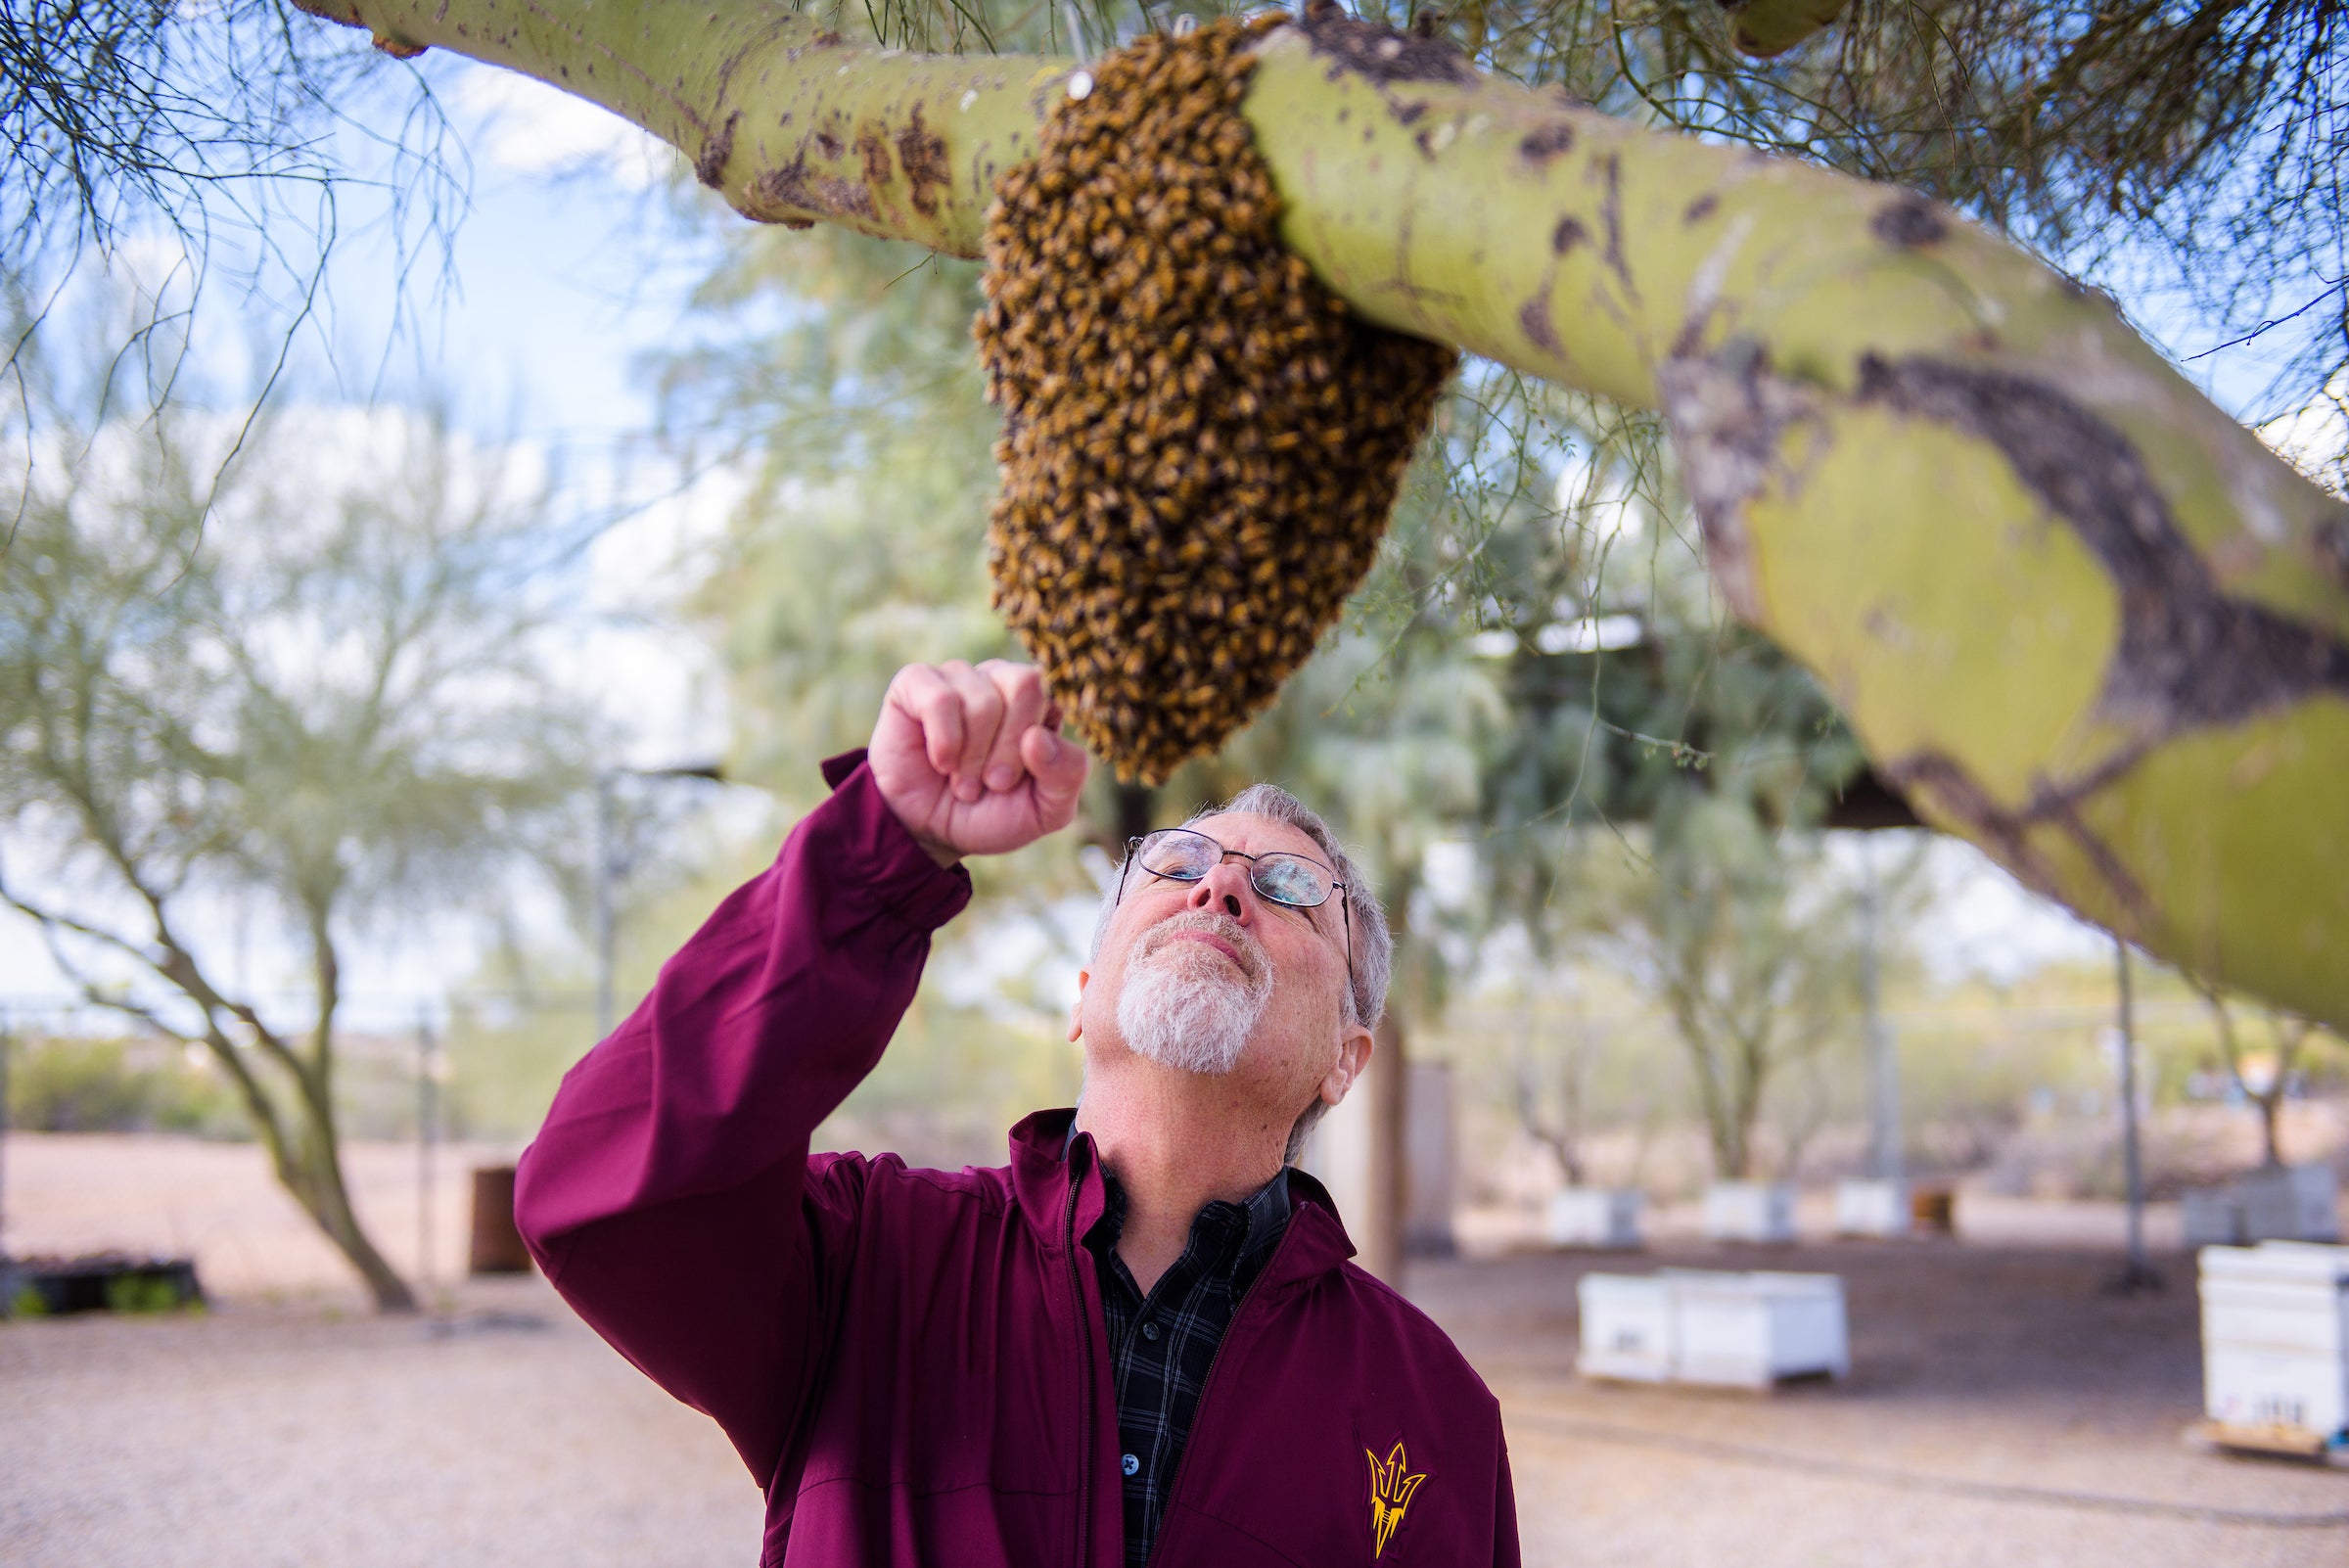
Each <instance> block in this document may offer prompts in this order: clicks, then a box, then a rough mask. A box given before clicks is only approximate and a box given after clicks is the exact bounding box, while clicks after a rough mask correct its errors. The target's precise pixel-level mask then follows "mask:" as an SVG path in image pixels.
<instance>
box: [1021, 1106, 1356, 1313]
mask: <svg viewBox="0 0 2349 1568" xmlns="http://www.w3.org/2000/svg"><path fill="white" fill-rule="evenodd" d="M1076 1121H1077V1112H1076V1111H1075V1110H1074V1109H1073V1108H1066V1107H1064V1108H1062V1109H1060V1110H1055V1111H1037V1112H1036V1113H1035V1114H1034V1115H1032V1116H1030V1117H1028V1118H1027V1119H1026V1120H1024V1121H1022V1122H1021V1123H1020V1125H1019V1126H1017V1127H1015V1128H1013V1129H1012V1130H1011V1186H1012V1191H1013V1193H1014V1194H1015V1195H1016V1196H1017V1197H1018V1199H1019V1203H1020V1212H1021V1213H1022V1214H1023V1215H1024V1216H1026V1217H1027V1221H1028V1225H1029V1228H1030V1229H1031V1230H1033V1231H1034V1232H1035V1234H1036V1240H1037V1241H1038V1242H1039V1243H1041V1244H1042V1246H1043V1247H1044V1249H1045V1250H1046V1251H1047V1252H1058V1251H1059V1250H1061V1249H1062V1248H1063V1247H1065V1246H1067V1245H1068V1242H1069V1192H1070V1188H1071V1184H1072V1183H1074V1184H1075V1189H1076V1193H1077V1217H1076V1220H1077V1222H1076V1233H1077V1235H1078V1236H1080V1237H1082V1235H1083V1234H1084V1233H1085V1232H1086V1231H1087V1230H1090V1229H1091V1228H1092V1227H1093V1224H1094V1222H1096V1221H1098V1220H1099V1219H1100V1218H1101V1215H1102V1212H1103V1211H1104V1210H1105V1209H1106V1208H1107V1206H1108V1201H1109V1200H1108V1193H1107V1190H1106V1189H1105V1187H1104V1186H1103V1183H1102V1180H1101V1161H1100V1156H1099V1154H1098V1152H1097V1151H1096V1150H1095V1149H1094V1148H1093V1137H1092V1134H1091V1133H1089V1132H1078V1133H1076V1134H1075V1135H1074V1136H1071V1133H1070V1130H1071V1129H1072V1128H1073V1127H1074V1126H1075V1124H1076ZM1064 1150H1065V1151H1066V1157H1065V1158H1064V1157H1063V1151H1064ZM1289 1202H1290V1205H1291V1213H1290V1216H1289V1234H1288V1235H1287V1237H1286V1238H1285V1239H1284V1241H1283V1242H1282V1245H1281V1246H1280V1247H1279V1249H1278V1250H1277V1251H1275V1252H1274V1253H1273V1255H1272V1262H1271V1263H1270V1265H1268V1266H1267V1268H1266V1271H1265V1274H1264V1276H1263V1278H1262V1279H1261V1280H1260V1281H1259V1284H1260V1285H1262V1286H1263V1287H1264V1288H1266V1289H1272V1288H1275V1287H1277V1286H1280V1285H1284V1284H1294V1283H1297V1282H1299V1281H1302V1280H1306V1279H1311V1278H1313V1277H1315V1276H1317V1275H1320V1274H1324V1273H1327V1272H1328V1271H1329V1270H1331V1269H1332V1268H1337V1267H1338V1265H1340V1264H1342V1263H1344V1262H1345V1261H1346V1260H1347V1259H1349V1258H1351V1257H1353V1256H1354V1243H1353V1242H1352V1241H1351V1240H1349V1239H1347V1235H1346V1226H1345V1224H1344V1223H1343V1222H1341V1221H1340V1220H1339V1219H1338V1206H1337V1205H1336V1204H1335V1203H1333V1202H1332V1201H1330V1196H1329V1189H1328V1188H1327V1187H1324V1186H1323V1185H1322V1184H1321V1183H1320V1182H1319V1181H1317V1180H1315V1179H1314V1178H1313V1177H1312V1176H1308V1175H1306V1173H1304V1172H1303V1171H1300V1170H1297V1169H1296V1168H1294V1167H1291V1168H1290V1171H1289Z"/></svg>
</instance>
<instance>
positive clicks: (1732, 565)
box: [1656, 324, 1819, 623]
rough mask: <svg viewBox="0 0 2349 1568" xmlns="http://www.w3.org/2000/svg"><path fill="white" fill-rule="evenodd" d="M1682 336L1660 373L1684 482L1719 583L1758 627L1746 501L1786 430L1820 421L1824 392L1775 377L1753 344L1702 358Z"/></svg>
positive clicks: (1735, 344) (1732, 345) (1733, 345)
mask: <svg viewBox="0 0 2349 1568" xmlns="http://www.w3.org/2000/svg"><path fill="white" fill-rule="evenodd" d="M1693 325H1694V324H1692V326H1693ZM1682 337H1683V340H1684V341H1683V343H1682V344H1681V345H1679V346H1676V350H1677V351H1676V352H1675V354H1674V355H1673V357H1671V358H1669V359H1667V360H1665V362H1664V363H1663V364H1662V365H1660V366H1658V367H1657V370H1656V388H1657V391H1658V392H1661V393H1662V394H1663V401H1664V417H1665V421H1666V422H1667V423H1668V424H1669V425H1670V426H1671V428H1672V436H1673V445H1674V447H1675V448H1676V449H1677V450H1678V451H1679V453H1680V458H1681V484H1682V485H1683V486H1684V487H1685V488H1686V489H1687V491H1688V499H1689V502H1690V504H1691V505H1693V506H1694V507H1695V508H1696V521H1697V526H1698V529H1699V530H1701V531H1702V532H1703V534H1704V538H1705V560H1706V562H1707V564H1708V565H1709V566H1710V567H1711V569H1712V573H1713V580H1714V581H1716V582H1718V583H1719V584H1721V591H1722V593H1723V595H1724V596H1725V597H1727V600H1728V601H1729V607H1730V608H1731V609H1732V610H1734V611H1736V613H1737V614H1738V616H1739V617H1740V618H1741V619H1743V620H1745V621H1747V622H1749V623H1752V622H1758V621H1759V620H1760V619H1761V616H1762V602H1761V598H1760V596H1759V595H1758V594H1757V593H1756V592H1755V590H1754V568H1753V544H1752V541H1751V540H1750V539H1748V538H1747V537H1746V532H1745V504H1746V502H1747V501H1749V500H1751V499H1752V498H1753V496H1754V494H1755V492H1757V491H1759V490H1760V489H1761V488H1762V485H1763V483H1764V481H1765V480H1766V479H1767V477H1768V475H1769V471H1770V469H1771V468H1772V467H1773V465H1774V464H1775V463H1776V461H1777V451H1778V442H1779V438H1780V437H1781V436H1782V435H1783V433H1784V432H1785V430H1786V429H1787V427H1788V426H1790V425H1793V424H1795V423H1797V422H1800V421H1806V420H1810V419H1813V418H1816V417H1817V414H1818V401H1819V399H1818V394H1817V393H1815V392H1811V391H1810V390H1809V389H1808V388H1802V387H1798V386H1796V385H1794V384H1793V383H1791V382H1788V381H1786V380H1785V379H1783V378H1781V377H1778V376H1774V375H1773V374H1771V368H1770V354H1769V351H1768V350H1767V349H1765V348H1764V347H1762V346H1761V345H1759V344H1757V343H1755V342H1753V341H1752V340H1750V339H1732V340H1731V341H1730V342H1729V343H1727V344H1726V345H1724V346H1723V347H1722V348H1721V349H1720V350H1719V351H1717V352H1715V353H1713V354H1710V355H1698V354H1696V353H1694V352H1693V351H1692V347H1693V345H1692V344H1689V343H1687V342H1686V341H1685V340H1687V339H1689V338H1690V337H1692V333H1683V334H1682Z"/></svg>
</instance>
